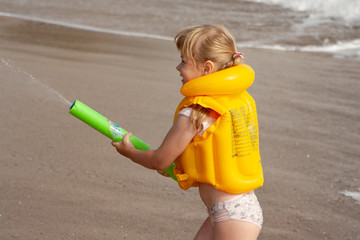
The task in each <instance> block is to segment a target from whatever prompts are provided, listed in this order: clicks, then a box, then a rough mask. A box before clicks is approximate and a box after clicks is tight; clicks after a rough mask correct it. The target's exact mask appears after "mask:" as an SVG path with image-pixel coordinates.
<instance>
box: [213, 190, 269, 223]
mask: <svg viewBox="0 0 360 240" xmlns="http://www.w3.org/2000/svg"><path fill="white" fill-rule="evenodd" d="M208 213H209V217H210V221H211V224H212V225H214V224H215V223H216V222H221V221H226V220H238V221H245V222H250V223H253V224H256V225H257V226H258V227H259V228H260V229H261V226H262V223H263V214H262V209H261V207H260V204H259V201H258V200H257V197H256V196H255V193H254V191H251V192H248V193H243V194H240V195H237V196H236V197H234V198H232V199H229V200H227V201H224V202H219V203H215V204H214V205H212V206H211V207H209V208H208Z"/></svg>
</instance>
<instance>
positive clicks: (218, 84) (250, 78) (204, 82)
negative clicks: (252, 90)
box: [180, 64, 255, 97]
mask: <svg viewBox="0 0 360 240" xmlns="http://www.w3.org/2000/svg"><path fill="white" fill-rule="evenodd" d="M254 79H255V72H254V70H253V69H252V68H251V67H250V66H249V65H246V64H242V65H238V66H234V67H230V68H226V69H224V70H221V71H218V72H215V73H211V74H208V75H205V76H202V77H199V78H196V79H193V80H191V81H189V82H187V83H185V84H184V85H183V86H182V87H181V89H180V92H181V94H182V95H184V96H185V97H193V96H204V95H205V96H207V95H232V94H239V93H242V92H243V91H245V90H246V89H248V88H249V87H250V86H251V85H252V83H253V82H254Z"/></svg>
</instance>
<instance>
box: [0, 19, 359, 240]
mask: <svg viewBox="0 0 360 240" xmlns="http://www.w3.org/2000/svg"><path fill="white" fill-rule="evenodd" d="M243 52H245V54H246V62H247V63H248V64H250V65H251V66H252V67H253V68H254V69H255V72H256V81H255V83H254V85H253V86H252V87H251V88H250V89H249V92H250V93H251V94H252V95H253V97H254V98H255V100H256V102H257V106H258V115H259V125H260V135H261V139H260V148H261V156H262V162H263V168H264V174H265V185H264V186H263V187H262V188H260V189H258V190H256V194H257V196H258V198H259V201H260V203H261V205H262V207H263V211H264V218H265V219H264V226H263V230H262V232H261V235H260V237H259V239H277V240H279V239H280V240H281V239H307V240H308V239H314V240H315V239H360V220H359V219H360V218H359V216H360V205H359V203H358V202H356V201H355V200H354V199H352V198H351V197H346V196H345V195H343V194H340V193H339V192H341V191H345V190H347V191H353V192H359V187H360V172H359V169H360V162H359V159H360V151H359V148H358V146H359V144H360V136H359V132H360V131H359V130H360V129H359V119H360V111H359V109H360V101H359V95H358V94H359V90H360V82H359V80H360V79H359V76H360V69H359V67H358V66H359V61H355V60H350V59H335V58H332V57H331V56H329V55H326V54H311V53H300V52H278V51H270V50H256V49H243ZM0 57H1V62H0V101H1V104H2V107H1V108H0V120H1V125H0V134H1V144H0V151H1V156H0V162H1V168H0V182H1V185H0V192H1V197H0V239H27V240H31V239H86V240H88V239H179V240H180V239H184V240H185V239H192V237H193V236H194V235H195V233H196V231H197V229H198V227H200V225H201V223H202V221H203V220H204V219H205V218H206V216H207V214H206V210H205V208H204V207H203V205H202V204H201V202H200V199H199V197H198V195H197V190H196V189H191V190H188V191H182V190H180V188H179V187H178V186H177V184H176V183H175V182H174V181H172V180H170V179H167V178H164V177H162V176H160V175H158V174H157V173H156V172H154V171H152V170H148V169H145V168H142V167H141V166H138V165H136V164H134V163H132V162H131V161H129V160H127V159H125V158H123V157H121V156H119V155H118V154H117V152H116V151H115V150H114V149H113V147H112V146H111V144H110V143H111V141H110V140H109V139H107V138H106V137H104V136H103V135H101V134H99V133H97V132H96V131H94V130H93V129H91V128H90V127H88V126H86V125H85V124H84V123H82V122H80V121H79V120H77V119H75V118H74V117H73V116H71V115H70V114H68V113H67V111H68V104H67V103H65V102H64V101H62V100H61V99H60V98H59V97H58V96H57V95H56V94H55V93H54V92H53V91H51V90H49V89H47V88H45V87H44V86H41V84H39V83H38V81H41V82H42V83H43V84H45V85H47V86H48V87H49V88H52V89H54V90H56V91H57V92H59V93H60V94H61V95H63V96H64V97H65V98H66V99H68V100H69V101H70V102H72V101H74V100H75V99H79V100H80V101H82V102H84V103H86V104H87V105H89V106H90V107H92V108H94V109H95V110H97V111H98V112H100V113H102V114H103V115H104V116H107V117H108V118H109V119H111V120H112V121H114V122H116V123H118V124H119V125H120V126H122V127H123V128H125V129H127V130H131V131H132V132H133V134H134V135H136V136H138V137H140V138H141V139H143V140H144V141H146V142H147V143H149V144H150V145H151V146H152V147H154V148H156V147H157V146H159V145H160V144H161V141H162V139H163V137H164V136H165V134H166V132H167V130H168V129H169V127H170V126H171V124H172V117H173V113H174V110H175V108H176V106H177V104H178V102H179V101H180V99H181V98H182V97H181V95H180V93H179V88H180V85H181V83H180V77H179V74H178V72H177V71H176V70H175V66H176V65H177V63H178V61H179V59H180V58H179V55H178V53H177V51H176V49H175V46H174V44H173V43H172V42H171V41H162V40H153V39H148V38H135V37H126V36H116V35H111V34H104V33H95V32H87V31H81V30H76V29H70V28H65V27H59V26H53V25H49V24H41V23H35V22H31V21H24V20H16V19H10V18H5V17H0Z"/></svg>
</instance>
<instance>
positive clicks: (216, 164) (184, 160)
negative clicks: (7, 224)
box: [174, 64, 264, 194]
mask: <svg viewBox="0 0 360 240" xmlns="http://www.w3.org/2000/svg"><path fill="white" fill-rule="evenodd" d="M254 78H255V73H254V71H253V70H252V68H251V67H250V66H248V65H245V64H243V65H238V66H234V67H231V68H227V69H224V70H221V71H218V72H215V73H212V74H208V75H205V76H202V77H200V78H196V79H193V80H191V81H189V82H187V83H185V84H184V85H183V86H182V88H181V90H180V91H181V93H182V94H183V95H184V96H185V98H184V99H183V100H182V101H181V102H180V104H179V106H178V108H177V110H176V112H175V120H176V119H177V117H178V113H179V111H180V110H181V109H183V108H186V107H189V106H191V105H194V104H199V105H201V106H203V107H205V108H210V109H212V110H214V111H216V112H217V113H218V114H219V115H220V117H219V118H218V119H217V120H216V122H215V123H214V124H212V125H211V126H210V127H209V128H208V129H207V130H206V131H205V132H204V133H203V134H202V135H201V136H200V135H196V136H195V137H194V138H193V140H192V141H191V142H190V144H189V145H188V146H187V148H186V149H185V151H184V152H183V153H182V154H181V155H180V156H179V157H178V158H177V159H176V161H175V168H174V174H175V176H176V177H177V180H178V184H179V186H180V187H181V188H182V189H184V190H186V189H188V188H190V187H197V186H198V183H207V184H210V185H212V186H214V187H215V188H216V189H220V190H222V191H225V192H228V193H233V194H240V193H244V192H249V191H251V190H254V189H256V188H258V187H261V186H262V185H263V181H264V180H263V172H262V167H261V158H260V153H259V131H258V121H257V113H256V106H255V101H254V99H253V98H252V97H251V96H250V94H249V93H248V92H247V91H246V89H247V88H249V87H250V86H251V85H252V83H253V81H254Z"/></svg>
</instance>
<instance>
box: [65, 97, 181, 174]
mask: <svg viewBox="0 0 360 240" xmlns="http://www.w3.org/2000/svg"><path fill="white" fill-rule="evenodd" d="M69 113H70V114H71V115H73V116H75V117H77V118H78V119H80V120H81V121H83V122H84V123H86V124H88V125H89V126H90V127H93V128H94V129H96V130H97V131H99V132H101V133H102V134H104V135H105V136H107V137H108V138H110V139H112V140H113V141H114V142H120V141H122V140H123V137H124V136H125V134H126V133H127V131H126V130H125V129H123V128H121V127H119V126H118V125H117V124H115V123H113V122H112V121H110V120H108V119H107V118H106V117H104V116H103V115H101V114H100V113H98V112H96V111H95V110H93V109H91V108H90V107H88V106H87V105H85V104H84V103H82V102H80V101H79V100H76V101H74V103H73V104H72V105H71V107H70V110H69ZM130 141H131V143H132V144H133V145H134V147H135V148H136V149H139V150H143V151H146V150H149V149H150V146H149V145H148V144H147V143H145V142H144V141H142V140H141V139H139V138H138V137H136V136H134V135H132V136H131V137H130ZM174 167H175V164H174V163H173V164H172V165H171V166H170V167H169V168H167V169H165V170H163V172H165V173H166V174H168V175H169V176H170V177H171V178H173V179H174V180H175V181H177V179H176V177H175V175H174V172H173V168H174Z"/></svg>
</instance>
